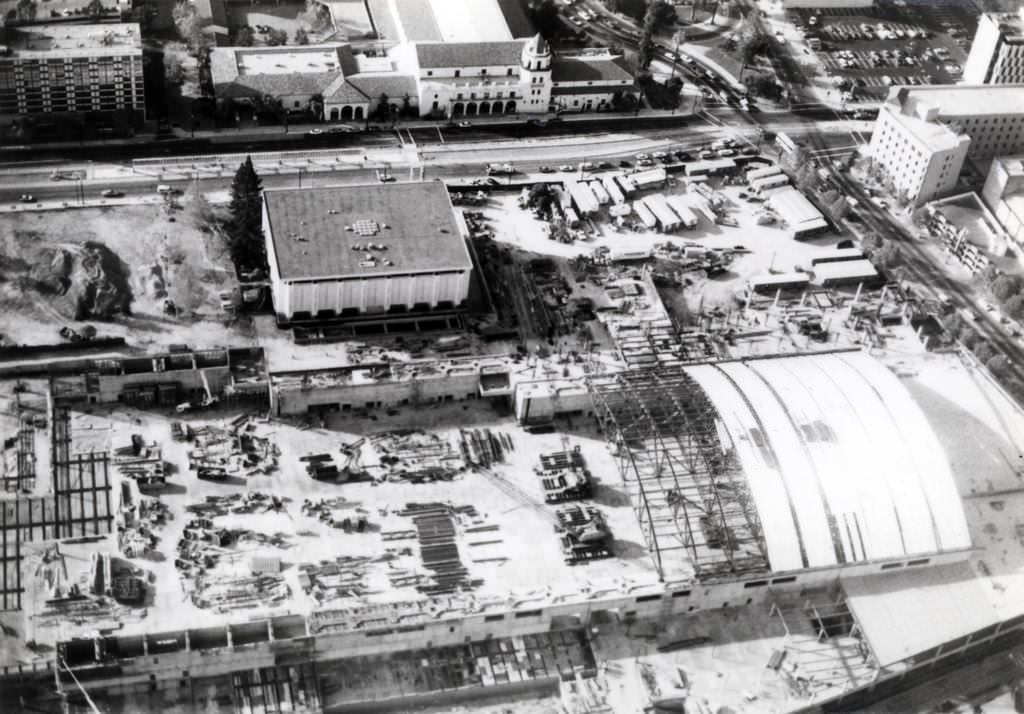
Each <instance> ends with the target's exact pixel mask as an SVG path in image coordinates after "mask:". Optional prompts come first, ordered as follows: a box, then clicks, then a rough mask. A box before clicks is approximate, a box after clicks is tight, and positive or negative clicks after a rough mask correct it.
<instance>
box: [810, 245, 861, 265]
mask: <svg viewBox="0 0 1024 714" xmlns="http://www.w3.org/2000/svg"><path fill="white" fill-rule="evenodd" d="M863 259H864V251H862V250H861V249H860V248H836V249H835V250H830V251H828V252H827V253H822V254H820V255H816V256H815V257H813V258H811V265H821V264H822V263H841V262H843V261H846V260H863Z"/></svg>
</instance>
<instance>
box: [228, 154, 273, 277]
mask: <svg viewBox="0 0 1024 714" xmlns="http://www.w3.org/2000/svg"><path fill="white" fill-rule="evenodd" d="M262 190H263V182H262V181H261V180H260V177H259V175H258V174H257V173H256V169H255V168H254V167H253V165H252V157H251V156H246V157H245V161H243V162H242V164H241V165H240V166H239V167H238V171H236V172H235V178H234V180H233V181H232V182H231V221H230V222H229V223H228V237H229V239H230V244H231V246H230V247H231V258H232V260H234V261H235V266H236V267H237V268H238V270H239V271H243V270H244V271H248V270H253V269H255V268H260V269H262V270H266V268H267V250H266V246H265V245H264V243H263V225H262V223H263V218H262V215H261V213H262V212H261V205H260V201H261V199H260V194H261V192H262Z"/></svg>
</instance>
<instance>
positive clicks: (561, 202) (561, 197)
mask: <svg viewBox="0 0 1024 714" xmlns="http://www.w3.org/2000/svg"><path fill="white" fill-rule="evenodd" d="M549 185H550V186H551V192H552V193H553V194H555V199H556V201H555V203H557V204H558V207H559V208H561V209H562V210H563V211H564V210H565V209H567V208H572V197H571V196H569V193H568V192H567V191H565V190H564V189H563V188H562V187H561V186H557V185H555V184H549Z"/></svg>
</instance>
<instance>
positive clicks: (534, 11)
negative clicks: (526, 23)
mask: <svg viewBox="0 0 1024 714" xmlns="http://www.w3.org/2000/svg"><path fill="white" fill-rule="evenodd" d="M526 12H527V14H528V15H529V17H530V21H531V22H532V23H533V26H534V27H535V28H536V29H537V32H539V33H540V34H541V36H542V37H544V38H545V39H549V40H550V39H551V38H553V37H554V36H555V35H556V34H558V27H559V25H560V24H561V21H560V20H559V19H558V6H557V5H555V0H531V2H530V3H529V4H528V5H527V6H526Z"/></svg>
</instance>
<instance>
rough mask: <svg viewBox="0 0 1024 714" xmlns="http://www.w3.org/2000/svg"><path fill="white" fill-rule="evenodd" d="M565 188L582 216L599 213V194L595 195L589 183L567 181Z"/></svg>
mask: <svg viewBox="0 0 1024 714" xmlns="http://www.w3.org/2000/svg"><path fill="white" fill-rule="evenodd" d="M565 190H566V192H567V193H568V194H569V197H570V198H571V199H572V203H573V206H574V207H575V208H576V212H577V213H579V214H580V215H581V216H589V215H592V214H594V213H597V209H598V208H599V204H598V202H597V196H595V195H594V192H593V191H591V190H590V187H589V186H587V184H585V183H580V182H578V181H566V182H565Z"/></svg>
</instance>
